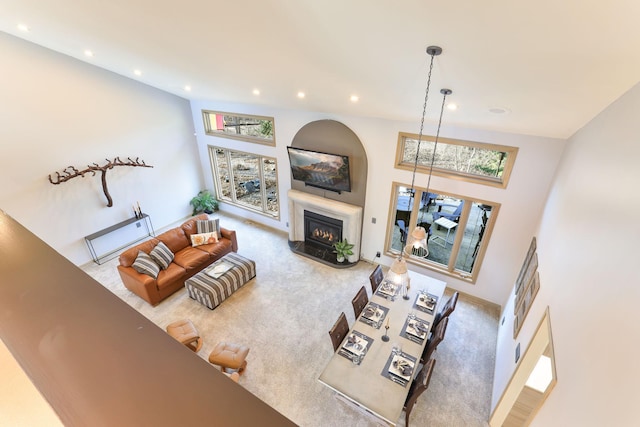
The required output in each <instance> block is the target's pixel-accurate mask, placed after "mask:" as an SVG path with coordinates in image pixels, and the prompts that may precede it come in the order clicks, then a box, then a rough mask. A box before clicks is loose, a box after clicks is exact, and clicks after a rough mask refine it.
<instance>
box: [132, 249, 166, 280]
mask: <svg viewBox="0 0 640 427" xmlns="http://www.w3.org/2000/svg"><path fill="white" fill-rule="evenodd" d="M131 266H132V267H133V269H134V270H135V271H137V272H138V273H141V274H146V275H147V276H151V277H153V278H154V279H155V278H156V277H158V273H160V267H159V266H158V264H156V263H155V261H154V260H153V259H152V258H151V257H150V256H149V254H148V253H146V252H142V251H138V256H137V257H136V260H135V261H134V262H133V264H132V265H131Z"/></svg>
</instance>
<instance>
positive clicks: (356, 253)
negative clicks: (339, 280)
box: [288, 190, 362, 268]
mask: <svg viewBox="0 0 640 427" xmlns="http://www.w3.org/2000/svg"><path fill="white" fill-rule="evenodd" d="M288 195H289V224H288V225H289V247H290V248H291V250H292V251H293V252H295V253H297V254H299V255H302V256H306V257H308V258H312V259H315V260H316V261H319V262H322V263H324V264H327V265H330V266H332V267H335V268H345V267H351V266H354V265H356V263H357V262H358V260H359V259H360V238H361V233H362V208H361V207H360V206H355V205H350V204H347V203H343V202H339V201H337V200H331V199H327V198H325V197H320V196H316V195H313V194H309V193H304V192H302V191H298V190H289V193H288ZM310 213H311V214H312V215H311V218H312V219H311V220H309V219H308V217H309V214H310ZM310 223H311V225H310ZM316 225H317V226H316ZM316 228H317V229H318V230H317V231H316V232H315V233H314V230H315V229H316ZM314 234H315V235H314ZM343 239H347V240H348V242H349V243H351V244H353V245H354V246H353V249H352V250H353V255H350V256H349V257H348V259H347V260H346V261H345V262H343V263H339V262H338V261H337V259H336V258H337V257H336V254H335V252H333V247H332V245H333V243H335V242H337V241H338V240H343Z"/></svg>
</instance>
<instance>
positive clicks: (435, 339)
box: [420, 317, 449, 365]
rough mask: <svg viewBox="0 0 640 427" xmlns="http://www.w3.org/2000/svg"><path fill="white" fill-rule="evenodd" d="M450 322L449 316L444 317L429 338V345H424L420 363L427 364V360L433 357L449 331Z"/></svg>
mask: <svg viewBox="0 0 640 427" xmlns="http://www.w3.org/2000/svg"><path fill="white" fill-rule="evenodd" d="M448 324H449V318H448V317H445V318H444V319H442V321H441V322H440V323H438V326H436V328H435V330H434V331H433V334H431V338H429V339H428V340H427V345H425V346H424V350H423V351H422V356H420V363H422V364H423V365H426V363H427V361H428V360H429V359H431V355H433V352H434V351H436V348H438V345H439V344H440V343H441V342H442V341H443V340H444V334H445V333H446V332H447V325H448Z"/></svg>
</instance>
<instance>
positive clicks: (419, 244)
mask: <svg viewBox="0 0 640 427" xmlns="http://www.w3.org/2000/svg"><path fill="white" fill-rule="evenodd" d="M441 53H442V48H441V47H439V46H429V47H428V48H427V54H428V55H430V56H431V61H430V63H429V74H428V77H427V85H426V89H425V94H424V104H423V106H422V119H421V121H420V132H419V134H418V144H417V146H416V156H415V159H414V164H413V176H412V178H411V189H410V193H409V207H412V206H413V200H414V197H415V189H414V184H415V180H416V170H417V168H418V157H419V155H420V145H421V144H422V136H423V131H424V120H425V117H426V113H427V101H428V99H429V88H430V86H431V72H432V71H433V60H434V58H435V57H436V56H438V55H440V54H441ZM440 93H442V95H443V98H442V107H441V109H440V119H439V121H438V130H437V133H436V139H435V144H434V147H433V155H432V156H431V167H430V168H429V180H428V181H427V191H426V192H427V194H428V191H429V186H430V184H431V174H432V172H433V163H434V160H435V154H436V147H437V145H438V137H439V136H440V126H441V124H442V115H443V112H444V105H445V100H446V97H447V96H448V95H450V94H451V93H452V91H451V90H450V89H442V90H441V91H440ZM427 241H428V235H427V231H426V230H425V229H424V227H422V226H420V225H417V226H416V228H414V229H413V231H412V232H411V234H410V235H409V237H408V239H407V244H406V246H405V247H404V248H403V249H402V252H401V253H400V256H399V257H398V258H397V259H395V260H394V261H393V263H391V267H390V268H389V271H388V273H387V280H389V281H390V282H392V283H395V284H396V285H399V286H401V287H402V290H403V297H406V298H408V296H407V291H408V289H409V274H408V270H407V262H406V261H405V259H404V257H403V255H406V256H411V255H413V254H416V255H417V254H419V255H420V256H422V257H426V256H428V255H429V248H428V244H427Z"/></svg>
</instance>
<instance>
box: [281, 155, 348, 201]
mask: <svg viewBox="0 0 640 427" xmlns="http://www.w3.org/2000/svg"><path fill="white" fill-rule="evenodd" d="M287 151H288V152H289V163H291V174H292V175H293V179H295V180H298V181H302V182H304V183H305V185H309V186H312V187H318V188H322V189H324V190H330V191H335V192H337V193H340V192H342V191H351V177H350V175H349V157H348V156H342V155H340V154H329V153H321V152H319V151H312V150H305V149H303V148H295V147H287Z"/></svg>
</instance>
